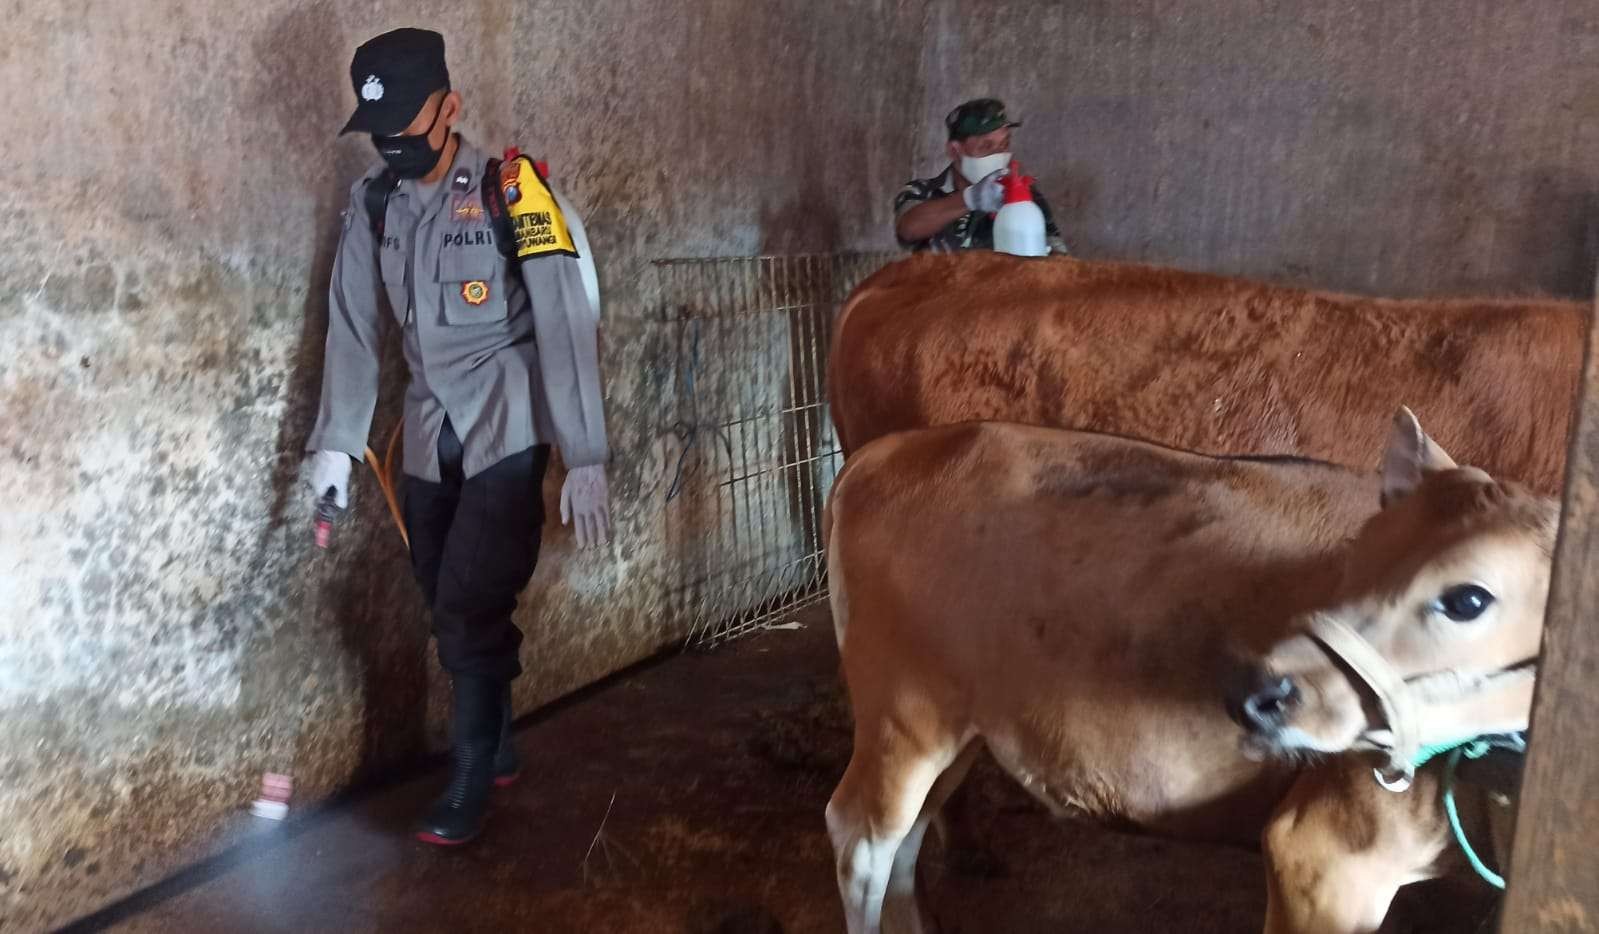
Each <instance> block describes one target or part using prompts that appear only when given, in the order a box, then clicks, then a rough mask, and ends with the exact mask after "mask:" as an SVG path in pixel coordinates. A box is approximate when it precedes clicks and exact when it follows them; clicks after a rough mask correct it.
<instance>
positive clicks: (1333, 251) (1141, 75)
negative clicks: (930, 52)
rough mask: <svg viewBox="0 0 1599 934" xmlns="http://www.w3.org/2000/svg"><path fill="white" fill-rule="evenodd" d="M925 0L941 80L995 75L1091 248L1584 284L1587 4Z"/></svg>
mask: <svg viewBox="0 0 1599 934" xmlns="http://www.w3.org/2000/svg"><path fill="white" fill-rule="evenodd" d="M936 4H937V9H936V10H935V13H934V18H935V20H937V21H941V22H943V23H945V24H946V25H945V28H944V29H943V30H942V31H941V33H940V34H939V35H938V37H937V39H936V41H937V43H938V48H939V54H938V55H937V56H934V57H932V58H930V60H929V68H930V72H929V74H930V78H929V83H930V85H931V86H932V87H934V88H935V89H937V90H939V91H941V92H942V93H939V94H935V95H933V96H934V97H936V98H938V99H939V106H940V107H945V106H947V105H945V104H944V103H943V102H944V101H954V100H959V99H961V98H962V97H965V96H973V95H977V94H987V93H992V94H995V95H998V96H1000V97H1003V98H1004V99H1005V100H1006V101H1007V103H1009V104H1010V105H1011V109H1012V111H1013V112H1014V113H1015V114H1018V115H1020V116H1022V117H1023V118H1024V119H1025V121H1026V124H1027V125H1026V127H1025V128H1024V129H1023V130H1021V131H1020V133H1019V135H1018V137H1017V144H1016V152H1017V155H1018V157H1019V158H1020V159H1022V161H1023V164H1024V165H1025V166H1026V167H1027V169H1028V170H1029V171H1030V172H1034V173H1036V174H1037V175H1038V176H1039V178H1040V183H1041V185H1043V186H1044V188H1045V191H1046V193H1047V194H1049V195H1050V196H1051V197H1052V201H1053V203H1054V205H1055V206H1056V207H1057V208H1058V209H1059V213H1060V214H1061V215H1063V216H1062V218H1061V220H1062V224H1063V227H1064V229H1065V232H1066V235H1067V239H1068V242H1069V243H1071V245H1072V246H1073V247H1074V248H1076V249H1077V250H1078V251H1079V252H1080V253H1081V254H1083V255H1085V256H1089V257H1115V258H1119V259H1133V260H1143V261H1149V262H1155V263H1165V264H1172V265H1179V266H1184V267H1188V268H1194V269H1203V270H1209V271H1215V272H1225V273H1238V274H1245V275H1249V276H1256V277H1262V278H1267V279H1272V280H1276V281H1282V282H1290V283H1296V284H1307V285H1315V286H1319V287H1327V288H1338V289H1349V290H1357V291H1363V292H1369V293H1377V294H1395V295H1421V294H1439V293H1480V292H1494V293H1501V292H1510V293H1526V292H1529V291H1545V292H1549V293H1553V294H1557V295H1565V296H1586V295H1587V294H1588V293H1589V290H1590V287H1591V285H1592V282H1593V257H1594V253H1595V249H1596V237H1595V232H1594V230H1593V226H1592V225H1593V223H1594V220H1595V217H1596V213H1599V212H1596V208H1599V159H1595V158H1594V153H1595V152H1596V151H1599V7H1596V6H1595V5H1594V4H1592V3H1587V2H1582V0H1545V2H1540V3H1534V4H1507V3H1501V2H1494V0H1460V2H1454V3H1449V4H1443V5H1440V4H1437V3H1427V2H1424V0H1386V2H1385V0H1336V2H1329V3H1274V2H1263V0H1197V2H1196V0H1136V2H1126V0H1078V2H1072V3H1037V2H1030V0H936ZM928 116H929V117H930V118H937V117H940V116H942V111H935V112H933V113H930V114H929V115H928ZM928 131H929V135H928V136H927V137H926V145H925V146H924V151H930V150H931V147H933V146H934V145H936V143H937V141H938V135H937V124H936V123H935V122H930V123H929V126H928ZM930 164H931V163H924V166H925V165H930Z"/></svg>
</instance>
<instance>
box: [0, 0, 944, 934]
mask: <svg viewBox="0 0 1599 934" xmlns="http://www.w3.org/2000/svg"><path fill="white" fill-rule="evenodd" d="M924 12H925V5H924V4H922V3H894V2H856V3H851V4H849V10H848V13H847V15H843V14H842V13H841V14H840V15H837V16H832V15H829V16H816V15H815V7H814V6H813V5H812V4H810V3H805V2H798V0H794V2H773V3H764V4H760V5H758V9H755V10H751V9H748V5H747V4H744V3H741V2H727V0H697V2H692V3H679V4H657V3H648V2H642V0H584V2H570V0H560V2H533V3H526V2H524V3H512V2H477V3H445V2H429V3H416V2H407V3H399V2H382V3H365V4H359V5H351V4H335V3H332V2H289V0H253V2H249V3H244V2H231V0H230V2H210V3H200V2H178V0H166V2H156V0H150V2H140V3H137V4H132V3H113V2H111V0H100V2H86V0H76V2H71V0H69V2H64V3H52V4H44V3H30V4H22V5H20V6H19V5H13V6H12V7H11V8H10V9H9V10H8V13H7V15H8V17H9V19H8V22H7V26H6V36H7V39H6V41H5V42H4V43H3V45H0V79H4V82H5V85H6V86H7V87H9V88H11V89H12V91H13V93H12V94H11V97H10V100H11V101H12V103H11V105H10V106H11V108H12V113H13V119H12V120H10V121H8V123H7V126H8V128H9V129H8V132H6V133H4V134H0V173H3V185H0V210H3V211H4V212H5V215H6V218H7V233H6V237H5V239H4V245H3V246H0V333H3V335H4V345H5V352H4V354H0V498H3V500H4V503H5V506H4V507H3V509H0V607H3V608H4V609H3V610H0V827H4V828H6V830H5V832H4V833H0V929H3V930H31V929H34V928H37V927H41V926H45V925H48V924H53V923H56V922H61V921H64V920H66V919H68V918H71V917H73V916H77V915H80V914H82V913H84V912H86V911H89V910H92V909H94V908H95V907H97V906H99V905H101V904H104V903H105V902H107V901H108V900H110V899H113V898H115V897H117V896H119V895H121V894H123V893H126V892H128V891H130V890H131V889H132V888H134V887H136V886H138V885H140V884H145V883H149V882H151V881H154V880H155V879H158V878H160V877H161V876H163V875H165V874H166V873H167V872H169V871H170V870H172V869H173V868H175V867H176V866H178V865H180V864H183V863H186V862H189V861H192V860H194V859H196V858H198V857H201V856H203V855H205V854H206V853H208V852H211V851H213V850H214V849H215V848H216V847H217V846H219V845H222V844H224V843H226V842H227V841H229V840H231V839H234V838H235V837H236V836H237V835H238V834H240V833H243V832H244V828H245V827H246V825H247V824H248V823H249V819H248V818H245V817H243V816H242V815H243V808H244V807H245V806H246V805H247V804H248V802H249V801H250V800H251V799H252V798H254V797H255V795H256V793H257V790H258V788H259V782H260V778H261V774H262V772H263V771H266V770H277V771H287V772H291V773H292V774H293V777H294V781H295V800H296V803H297V804H300V805H304V804H309V803H312V802H315V801H317V800H319V799H321V798H324V797H326V796H327V795H328V794H329V793H331V792H333V791H335V790H337V789H339V788H342V787H344V786H346V785H348V784H349V783H350V782H351V781H352V780H358V779H359V778H360V777H361V776H362V775H364V774H369V773H370V772H371V771H372V770H374V769H379V768H382V767H383V766H385V765H389V764H392V763H394V762H396V761H400V760H403V759H406V758H408V757H412V756H414V755H416V754H417V753H418V752H420V751H421V750H423V749H424V748H427V747H429V746H431V747H434V748H437V746H438V745H439V741H440V740H441V738H442V720H441V717H440V714H441V713H442V710H443V700H444V696H443V690H444V684H443V682H442V679H441V678H440V675H439V672H438V671H437V666H436V664H435V662H434V661H433V657H432V653H431V648H430V646H429V643H428V641H427V630H426V619H425V616H424V614H423V613H422V611H421V607H420V604H419V600H418V598H417V597H416V595H415V593H414V586H413V585H412V583H411V581H410V578H409V571H408V568H407V565H406V562H405V558H404V553H403V549H402V546H401V543H400V540H399V538H398V536H397V535H396V534H395V532H394V530H393V528H392V527H391V526H390V525H389V520H388V517H387V515H386V513H385V512H384V510H383V507H382V505H381V502H380V497H379V496H378V495H377V490H376V488H375V486H374V485H373V484H372V483H371V482H370V481H369V480H368V479H367V478H365V477H363V478H362V480H361V485H360V486H359V487H358V489H357V491H356V496H357V500H358V502H357V504H356V509H355V515H354V516H352V517H351V518H352V521H350V522H348V523H346V524H345V525H344V526H343V527H342V528H340V529H339V530H338V532H337V536H336V542H335V548H334V550H333V551H331V552H329V553H327V554H316V553H314V549H313V548H312V547H311V546H310V538H309V519H308V513H307V509H306V505H305V503H304V501H303V499H302V494H301V493H300V491H299V489H298V488H297V481H298V471H299V468H300V461H301V456H302V455H301V452H300V448H301V446H302V444H303V441H304V438H305V436H306V434H307V432H308V430H309V427H310V425H309V422H310V419H311V417H312V415H313V410H314V407H315V402H316V396H317V393H318V391H319V387H318V382H319V376H320V365H321V350H322V333H323V331H324V329H325V322H326V309H325V298H324V290H325V287H326V286H325V283H326V280H327V276H328V272H329V268H330V265H331V255H332V251H333V248H334V244H335V242H336V236H337V232H338V230H339V222H338V212H339V211H340V209H342V208H343V206H344V205H343V193H344V191H345V190H346V188H347V186H348V184H349V181H350V179H351V178H352V177H353V176H354V175H356V174H357V173H358V172H359V171H360V170H361V169H362V168H363V167H364V166H365V165H366V164H367V163H368V161H369V160H371V158H372V154H371V151H370V145H369V144H367V143H366V142H364V141H363V140H361V139H356V138H349V139H344V140H336V139H335V137H334V135H333V134H334V133H335V132H336V131H337V129H338V127H339V125H340V123H341V122H342V120H343V119H344V117H345V116H346V114H347V112H348V109H349V108H350V107H351V106H353V101H354V98H353V95H352V93H351V91H350V90H349V87H348V83H347V78H346V68H347V65H348V61H349V55H350V52H351V50H352V49H353V48H354V46H355V45H356V44H358V43H359V42H360V41H361V40H363V39H365V38H366V37H368V36H370V35H372V34H375V33H377V32H379V31H382V30H384V29H388V28H391V27H393V26H397V25H406V24H425V25H431V26H433V27H435V28H438V29H440V30H441V31H442V32H444V33H445V35H446V37H447V41H448V44H449V56H450V62H451V70H452V73H453V76H454V78H455V83H456V86H457V87H458V88H460V89H461V90H463V91H464V92H465V93H466V95H467V106H468V117H467V123H466V130H467V132H468V133H469V134H471V135H472V136H473V137H474V138H475V139H477V140H479V141H480V142H483V143H486V144H488V145H489V146H492V147H494V148H498V147H500V146H503V145H506V144H508V143H512V142H515V143H518V144H520V145H521V146H522V147H523V148H524V149H527V150H530V151H533V152H536V153H539V154H542V155H546V156H547V157H548V158H549V159H550V161H551V162H552V163H553V165H554V171H555V174H556V176H557V179H558V182H559V183H560V184H561V185H562V186H563V187H564V188H565V189H566V191H567V192H568V193H569V194H570V195H571V197H572V199H573V200H574V202H575V203H577V204H578V205H580V206H583V207H584V208H585V210H584V214H585V218H586V221H587V227H588V230H589V233H590V237H591V239H592V240H593V246H594V249H595V252H596V254H597V255H598V256H599V257H600V268H601V276H602V285H603V288H604V290H605V294H606V300H607V309H606V316H605V322H604V334H603V338H602V340H603V342H604V351H603V352H604V368H605V371H606V376H607V384H608V396H609V419H610V424H611V429H612V433H613V442H614V447H615V449H616V465H615V468H614V473H613V485H614V488H615V497H616V500H617V512H618V524H619V529H618V535H617V544H616V545H615V547H614V548H613V549H612V550H611V551H610V552H609V553H608V554H601V555H591V556H578V555H576V554H574V552H573V550H572V547H571V538H570V536H569V534H568V533H567V532H566V530H564V529H560V528H559V527H557V526H555V525H551V526H549V527H548V528H547V538H546V549H545V557H544V560H543V563H542V565H541V567H540V570H539V573H538V575H537V577H536V583H535V585H534V586H533V588H532V589H531V591H530V593H529V595H528V598H527V601H526V603H527V605H526V606H525V607H524V610H523V612H522V613H521V615H520V617H519V618H520V621H521V622H522V624H523V627H524V629H525V631H527V633H528V639H527V642H526V644H525V648H524V651H525V656H524V661H525V663H526V664H527V666H528V668H529V674H528V675H527V676H526V677H524V678H523V679H521V680H520V682H519V683H518V702H519V707H520V708H521V709H524V710H525V709H529V708H531V707H533V706H535V705H537V704H539V703H542V702H544V701H547V700H549V699H551V698H553V697H555V696H557V695H559V694H562V693H565V692H567V691H569V690H571V689H572V688H574V687H577V686H580V685H582V684H584V683H587V682H589V681H592V680H593V679H595V678H597V677H599V676H601V675H603V674H605V673H607V672H609V671H612V670H614V669H616V668H618V667H620V666H621V665H624V664H626V663H628V662H630V661H633V660H635V659H637V658H639V657H641V656H643V655H645V654H648V653H649V652H651V651H653V650H654V649H656V648H658V647H660V646H661V645H663V644H666V643H668V642H670V641H672V640H674V639H677V638H681V636H682V635H683V633H682V632H679V631H674V630H673V628H672V624H671V623H670V622H669V621H665V620H663V618H662V617H661V614H660V613H659V612H658V611H659V609H660V602H661V596H660V583H661V581H662V580H663V579H665V578H667V577H668V576H669V572H668V565H669V564H670V562H669V560H668V558H669V555H668V554H667V552H666V548H665V545H664V540H663V538H662V535H663V531H662V525H663V520H662V514H663V509H664V507H663V504H662V495H661V494H662V482H663V481H662V478H661V476H660V474H661V471H662V468H663V465H662V463H661V461H662V450H661V445H660V444H659V443H658V436H659V435H660V434H661V433H662V432H663V431H664V426H665V425H666V424H669V423H670V422H669V419H668V418H667V414H668V407H669V405H670V402H671V398H670V393H669V392H663V390H662V386H661V382H660V372H661V370H662V365H661V355H662V353H663V347H664V346H665V342H666V341H665V336H664V335H663V334H662V333H659V331H660V330H661V329H660V328H658V327H657V326H656V325H654V324H653V323H652V322H653V320H654V318H653V316H652V315H651V314H650V309H647V308H645V307H644V306H642V305H641V304H640V302H639V296H638V289H637V287H636V286H637V283H638V282H639V281H640V279H641V273H642V272H643V270H644V268H645V267H646V265H647V263H648V261H649V260H651V259H654V258H657V257H662V256H685V255H690V256H692V255H738V254H749V253H754V252H760V251H784V252H786V251H794V250H820V251H826V250H835V249H844V248H850V247H871V246H883V245H887V244H888V243H890V241H889V239H888V236H889V235H888V232H887V219H888V211H889V207H888V205H889V201H890V199H891V196H892V191H893V189H894V187H895V186H896V185H898V184H899V183H900V182H901V181H902V180H903V178H904V176H905V175H906V174H907V173H908V171H909V166H910V162H911V159H912V147H913V146H914V142H915V137H916V123H917V120H918V115H919V113H920V112H921V109H922V107H923V104H922V101H921V100H920V97H919V94H920V81H921V69H920V63H919V58H918V56H919V54H920V51H919V45H918V43H919V36H920V34H921V32H922V22H921V17H922V15H923V14H924ZM907 100H909V101H910V102H911V103H910V104H909V105H908V106H907V105H906V103H905V102H906V101H907ZM395 354H397V349H396V351H395ZM403 370H404V368H403V365H401V364H400V362H399V360H398V358H397V356H396V355H394V354H391V358H390V359H389V360H388V366H387V385H386V387H385V399H384V402H383V403H382V404H381V405H380V410H379V414H378V418H377V421H376V424H375V426H374V434H375V435H379V434H380V433H386V431H387V429H388V428H389V426H391V425H392V424H393V423H394V420H395V419H396V418H397V411H398V410H397V395H398V390H399V387H400V381H401V379H402V378H403ZM357 469H358V470H359V469H360V468H357ZM558 483H559V472H558V471H554V472H552V477H551V480H550V486H549V489H548V490H547V493H548V500H547V501H548V502H549V504H550V507H551V510H552V512H553V511H554V504H555V492H556V490H557V488H558V487H557V484H558Z"/></svg>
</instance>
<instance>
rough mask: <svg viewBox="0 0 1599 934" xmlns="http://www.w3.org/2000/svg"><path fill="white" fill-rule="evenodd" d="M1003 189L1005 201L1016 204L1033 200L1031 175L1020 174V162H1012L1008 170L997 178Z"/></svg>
mask: <svg viewBox="0 0 1599 934" xmlns="http://www.w3.org/2000/svg"><path fill="white" fill-rule="evenodd" d="M999 183H1000V185H1002V186H1003V187H1004V189H1005V203H1006V204H1017V203H1020V202H1024V201H1031V200H1033V177H1032V176H1031V175H1023V174H1022V164H1021V163H1020V162H1012V163H1011V164H1010V172H1008V173H1007V174H1006V175H1005V177H1004V178H1002V179H1000V180H999Z"/></svg>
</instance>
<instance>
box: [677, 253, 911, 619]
mask: <svg viewBox="0 0 1599 934" xmlns="http://www.w3.org/2000/svg"><path fill="white" fill-rule="evenodd" d="M895 258H898V254H893V253H813V254H801V255H791V256H748V257H728V258H714V259H664V260H657V261H656V262H655V263H654V264H652V268H651V272H652V273H653V276H654V278H655V281H654V282H653V283H652V285H653V287H654V288H653V291H652V292H651V293H650V294H652V295H653V296H654V297H655V301H656V303H657V307H658V308H659V312H660V320H661V322H662V323H663V324H665V325H666V326H667V327H668V328H670V329H671V330H672V332H673V333H672V335H671V337H672V339H673V340H674V342H675V349H676V358H677V365H676V368H675V369H676V371H675V373H674V374H673V383H674V384H675V391H674V397H675V398H674V401H675V418H674V420H673V422H672V424H671V425H670V427H669V428H668V429H667V430H668V433H669V434H671V435H672V436H674V437H675V439H676V445H677V448H678V451H677V454H676V456H675V463H673V464H669V465H668V472H669V473H668V487H667V492H666V498H667V501H668V517H667V537H668V547H669V548H670V550H671V559H670V560H671V563H672V564H673V566H674V568H673V574H672V579H671V580H669V581H668V584H667V589H668V595H667V598H668V604H669V606H670V607H671V612H672V614H673V616H674V618H676V619H680V620H683V621H684V622H685V623H686V625H687V629H688V636H687V638H686V641H685V647H710V646H715V645H717V644H720V643H723V642H726V641H728V640H731V639H735V638H738V637H739V636H743V635H747V634H749V633H751V632H755V631H757V630H761V629H764V628H767V627H769V626H771V625H773V624H774V623H775V622H776V621H777V620H778V619H779V618H780V617H782V616H784V615H786V614H789V613H792V612H793V611H795V610H797V609H800V608H801V607H804V606H807V605H809V604H812V603H815V602H817V601H819V600H821V599H823V598H824V597H825V596H826V594H827V568H826V563H825V561H824V559H823V545H824V543H823V542H822V535H821V519H822V508H823V505H824V503H825V502H826V496H827V491H828V488H829V487H830V486H831V484H832V480H833V477H834V476H835V475H836V474H837V473H838V470H839V467H840V466H841V460H842V453H841V451H840V450H839V446H838V442H837V438H836V435H835V433H834V431H833V425H832V420H831V418H830V416H829V412H828V406H827V387H826V373H827V352H828V347H829V344H830V341H831V335H832V326H833V318H834V316H835V314H836V312H837V310H838V308H839V306H840V305H841V304H842V303H843V301H844V300H845V298H847V297H848V295H849V293H850V292H851V291H852V290H853V289H854V288H855V286H856V285H858V284H859V283H860V281H861V280H862V279H864V278H866V276H867V275H869V274H871V273H872V272H874V271H876V270H877V269H879V268H881V267H882V266H883V265H884V264H886V263H887V262H889V261H891V260H893V259H895Z"/></svg>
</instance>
